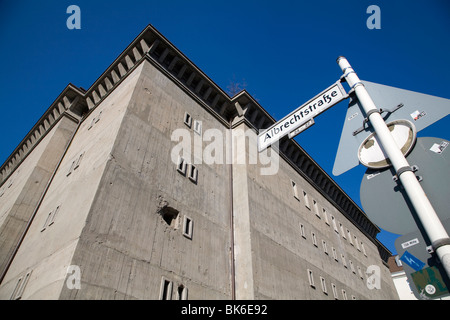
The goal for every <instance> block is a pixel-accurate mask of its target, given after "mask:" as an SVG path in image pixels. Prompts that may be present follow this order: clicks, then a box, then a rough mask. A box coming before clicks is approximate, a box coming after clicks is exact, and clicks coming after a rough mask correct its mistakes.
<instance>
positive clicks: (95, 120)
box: [88, 111, 103, 130]
mask: <svg viewBox="0 0 450 320" xmlns="http://www.w3.org/2000/svg"><path fill="white" fill-rule="evenodd" d="M102 112H103V111H100V112H99V113H98V114H97V115H96V116H95V117H94V118H93V119H92V121H91V123H90V124H89V127H88V130H90V129H91V128H92V127H93V126H94V125H95V124H96V123H97V122H99V121H100V118H101V116H102Z"/></svg>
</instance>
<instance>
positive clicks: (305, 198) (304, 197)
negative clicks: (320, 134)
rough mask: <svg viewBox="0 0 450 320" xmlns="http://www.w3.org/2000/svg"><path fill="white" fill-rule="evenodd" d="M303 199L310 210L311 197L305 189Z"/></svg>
mask: <svg viewBox="0 0 450 320" xmlns="http://www.w3.org/2000/svg"><path fill="white" fill-rule="evenodd" d="M303 199H304V200H305V207H307V208H308V209H309V210H311V206H310V205H309V199H308V195H307V194H306V192H305V191H303Z"/></svg>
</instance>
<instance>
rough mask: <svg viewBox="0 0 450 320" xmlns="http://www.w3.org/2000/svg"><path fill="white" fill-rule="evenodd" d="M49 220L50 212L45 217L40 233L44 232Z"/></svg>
mask: <svg viewBox="0 0 450 320" xmlns="http://www.w3.org/2000/svg"><path fill="white" fill-rule="evenodd" d="M51 218H52V212H50V213H49V214H48V215H47V219H45V222H44V225H43V226H42V228H41V232H42V231H44V230H45V229H46V228H47V226H48V222H49V221H50V219H51Z"/></svg>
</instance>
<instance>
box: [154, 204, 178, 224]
mask: <svg viewBox="0 0 450 320" xmlns="http://www.w3.org/2000/svg"><path fill="white" fill-rule="evenodd" d="M178 213H179V211H178V210H176V209H174V208H172V207H169V206H165V207H163V208H161V209H160V211H159V214H160V215H161V217H162V218H163V220H164V221H165V222H166V223H167V225H169V226H170V227H172V228H174V229H176V228H177V226H178Z"/></svg>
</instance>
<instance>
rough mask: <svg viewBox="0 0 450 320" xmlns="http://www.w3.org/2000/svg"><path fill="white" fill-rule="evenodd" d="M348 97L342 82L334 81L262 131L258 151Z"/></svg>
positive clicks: (259, 136)
mask: <svg viewBox="0 0 450 320" xmlns="http://www.w3.org/2000/svg"><path fill="white" fill-rule="evenodd" d="M346 98H348V95H347V93H346V92H345V90H344V88H343V87H342V84H341V82H340V81H338V82H336V83H334V84H333V85H331V86H330V87H328V88H327V89H325V90H324V91H322V92H321V93H319V94H318V95H317V96H315V97H314V98H312V99H311V100H309V101H308V102H306V103H305V104H303V105H301V106H300V107H298V108H297V109H296V110H294V111H293V112H291V113H290V114H288V115H287V116H286V117H284V118H283V119H281V120H280V121H278V122H277V123H275V124H273V125H272V126H271V127H270V128H268V129H266V130H264V131H263V132H261V133H260V134H259V135H258V151H259V152H261V151H263V150H264V149H265V148H267V147H269V146H270V145H272V144H273V143H275V142H277V141H278V140H280V139H281V138H283V137H284V136H285V135H288V134H290V133H291V132H293V131H295V130H296V129H297V128H299V127H300V126H302V125H304V124H305V123H307V122H308V121H310V120H311V119H313V118H314V117H315V116H317V115H319V114H320V113H322V112H323V111H325V110H326V109H328V108H330V107H332V106H334V105H335V104H336V103H338V102H341V101H342V100H344V99H346ZM312 123H314V122H312ZM307 127H309V126H306V128H307ZM306 128H305V129H306ZM295 135H296V134H295V133H293V134H292V135H291V136H295Z"/></svg>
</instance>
